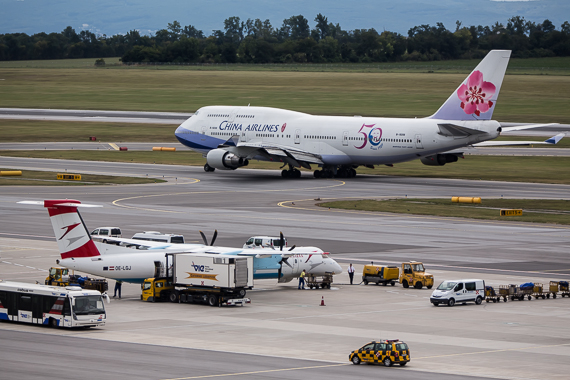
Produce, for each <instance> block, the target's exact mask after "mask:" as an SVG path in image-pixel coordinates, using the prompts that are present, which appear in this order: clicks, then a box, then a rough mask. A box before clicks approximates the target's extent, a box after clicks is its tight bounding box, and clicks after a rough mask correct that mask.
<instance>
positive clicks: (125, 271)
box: [18, 199, 342, 283]
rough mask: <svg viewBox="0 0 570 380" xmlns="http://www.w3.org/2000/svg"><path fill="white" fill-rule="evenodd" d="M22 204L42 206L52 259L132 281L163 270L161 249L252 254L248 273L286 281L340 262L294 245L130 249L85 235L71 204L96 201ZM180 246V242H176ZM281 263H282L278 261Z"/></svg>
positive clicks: (336, 268) (333, 270) (334, 268)
mask: <svg viewBox="0 0 570 380" xmlns="http://www.w3.org/2000/svg"><path fill="white" fill-rule="evenodd" d="M18 203H22V204H35V205H37V204H40V205H43V206H44V207H46V208H47V209H48V213H49V216H50V220H51V224H52V227H53V232H54V234H55V238H56V241H57V245H58V248H59V251H60V254H61V260H58V261H57V263H58V264H59V265H61V266H63V267H66V268H69V269H74V270H78V271H81V272H85V273H89V274H92V275H95V276H101V277H106V278H110V279H114V280H121V281H125V282H132V283H142V282H143V281H144V280H145V279H146V278H150V277H158V276H160V275H161V274H162V273H164V272H165V270H164V269H165V267H166V257H165V255H166V254H167V253H182V252H184V253H197V254H198V253H212V254H225V255H247V256H253V258H254V259H253V262H254V268H253V270H254V273H253V277H254V279H272V278H275V279H278V282H289V281H291V280H292V279H293V278H296V277H299V275H300V274H301V272H302V271H303V270H306V271H307V273H311V274H314V275H315V276H324V275H327V274H339V273H341V272H342V268H341V266H340V265H339V264H338V263H337V262H336V261H335V260H333V259H332V258H331V257H330V256H329V254H326V253H324V252H323V251H322V250H318V251H317V252H313V253H296V252H294V251H287V252H281V253H279V254H277V253H274V252H271V253H267V254H266V253H262V254H260V252H259V250H250V249H242V248H229V247H212V246H208V245H204V244H195V245H186V247H184V249H180V248H175V247H174V245H173V247H172V249H169V248H165V249H149V250H143V251H140V250H134V249H131V248H126V247H119V246H112V245H110V244H104V243H99V242H95V241H93V240H92V239H91V235H90V234H89V230H88V229H87V227H86V226H85V223H84V222H83V219H82V218H81V216H80V214H79V212H78V210H77V208H78V207H101V206H99V205H90V204H82V203H81V202H79V201H76V200H68V199H66V200H45V201H43V202H38V201H22V202H18ZM179 246H180V245H179ZM284 264H285V265H284Z"/></svg>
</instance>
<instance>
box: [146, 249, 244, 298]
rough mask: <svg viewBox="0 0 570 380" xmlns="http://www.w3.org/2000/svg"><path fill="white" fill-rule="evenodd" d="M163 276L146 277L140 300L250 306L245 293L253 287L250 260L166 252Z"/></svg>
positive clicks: (235, 257) (232, 256)
mask: <svg viewBox="0 0 570 380" xmlns="http://www.w3.org/2000/svg"><path fill="white" fill-rule="evenodd" d="M166 268H168V269H167V271H166V272H167V273H166V276H165V277H155V278H147V279H146V280H145V281H144V283H143V285H142V295H141V298H142V300H143V301H150V302H156V301H167V300H168V301H170V302H189V303H190V302H192V303H204V304H208V305H210V306H221V305H241V306H243V305H244V304H245V303H250V302H251V300H250V299H249V298H245V295H246V291H247V290H249V289H252V288H253V257H251V256H235V255H219V254H209V253H204V254H189V253H167V254H166Z"/></svg>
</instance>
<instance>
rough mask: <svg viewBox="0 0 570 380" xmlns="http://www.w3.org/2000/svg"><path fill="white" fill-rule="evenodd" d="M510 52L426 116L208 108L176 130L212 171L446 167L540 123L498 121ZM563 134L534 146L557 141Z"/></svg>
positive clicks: (485, 64)
mask: <svg viewBox="0 0 570 380" xmlns="http://www.w3.org/2000/svg"><path fill="white" fill-rule="evenodd" d="M510 55H511V52H510V51H509V50H493V51H491V52H489V54H487V56H486V57H485V58H484V59H483V61H481V62H480V63H479V65H478V66H477V67H476V68H475V69H474V70H473V72H472V73H471V74H470V75H469V76H468V77H467V79H465V81H464V82H463V83H462V84H461V85H460V86H459V87H458V88H457V90H456V91H454V92H453V93H452V94H451V96H450V97H449V98H448V99H447V101H446V102H445V103H444V104H443V105H442V106H441V108H440V109H439V110H438V111H437V112H436V113H435V114H433V115H432V116H430V117H427V118H423V119H396V118H378V117H342V116H313V115H309V114H305V113H300V112H294V111H288V110H283V109H276V108H265V107H233V106H209V107H203V108H200V109H199V110H198V111H196V113H195V114H194V115H193V116H191V117H190V118H189V119H188V120H186V121H185V122H184V123H182V124H181V125H180V126H179V127H178V128H177V129H176V133H175V135H176V137H177V138H178V140H179V141H180V142H181V143H182V144H184V145H186V146H188V147H190V148H191V149H193V150H195V151H197V152H200V153H202V154H203V155H204V156H205V157H206V158H207V163H206V164H205V165H204V170H205V171H207V172H209V171H214V170H215V169H220V170H235V169H237V168H239V167H242V166H247V165H248V163H249V160H252V159H255V160H262V161H275V162H280V163H282V164H283V167H285V166H287V165H288V167H289V168H288V170H283V171H282V172H281V175H282V176H283V177H285V178H287V177H300V176H301V172H300V171H299V170H298V169H297V168H300V167H303V168H306V169H311V165H317V166H318V167H320V168H321V169H320V170H315V171H314V176H315V177H316V178H319V177H324V178H330V177H333V176H337V177H341V178H344V177H354V176H355V175H356V171H355V169H356V168H357V167H358V166H366V167H374V165H389V166H390V165H392V164H395V163H400V162H405V161H411V160H415V159H420V160H421V162H422V163H424V164H426V165H434V166H441V165H445V164H446V163H449V162H456V161H457V159H458V157H463V153H462V152H457V151H454V150H456V149H460V148H464V147H467V146H469V145H474V146H477V144H478V143H481V142H483V141H487V140H492V139H495V138H496V137H497V136H499V134H500V133H501V131H507V130H508V131H512V130H518V129H528V128H536V127H538V126H541V125H526V126H521V127H507V128H501V125H500V124H499V122H497V121H494V120H491V116H492V115H493V111H494V110H495V106H496V103H497V97H498V95H499V90H500V89H501V84H502V82H503V77H504V76H505V71H506V68H507V64H508V62H509V57H510ZM542 125H545V124H542ZM562 136H563V135H557V136H555V137H553V138H552V139H549V140H546V141H544V142H532V143H534V144H541V143H549V144H555V143H556V142H558V140H560V139H561V138H562ZM528 144H529V142H528V141H527V142H526V143H523V144H521V143H520V142H514V141H513V142H505V141H501V142H500V145H528ZM488 145H489V144H487V146H488ZM497 145H499V144H497Z"/></svg>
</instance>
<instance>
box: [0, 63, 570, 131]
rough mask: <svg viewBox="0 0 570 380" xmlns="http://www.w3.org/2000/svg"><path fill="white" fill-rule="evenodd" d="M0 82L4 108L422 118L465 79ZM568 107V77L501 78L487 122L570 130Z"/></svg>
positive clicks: (309, 76) (162, 75)
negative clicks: (271, 110) (250, 109)
mask: <svg viewBox="0 0 570 380" xmlns="http://www.w3.org/2000/svg"><path fill="white" fill-rule="evenodd" d="M473 67H474V66H473ZM0 79H3V81H2V88H3V91H0V104H2V106H3V107H25V108H56V109H86V110H94V109H95V110H101V109H104V110H132V111H179V112H193V111H195V110H197V109H198V108H200V107H202V106H207V105H235V106H247V105H248V104H251V105H252V106H267V107H276V108H284V109H291V110H295V111H300V112H307V113H311V114H318V115H346V116H353V115H362V116H383V117H425V116H429V115H431V114H433V113H434V112H435V111H436V110H437V109H438V108H439V107H440V106H441V105H442V104H443V103H444V102H445V101H446V99H447V98H448V97H449V96H450V95H451V94H452V93H453V92H454V91H455V89H457V86H458V85H459V83H461V82H462V81H463V80H464V79H465V74H442V73H417V72H412V73H360V72H281V71H204V70H137V69H134V70H93V69H74V70H59V69H41V68H38V69H13V68H4V69H3V68H0ZM569 102H570V75H568V76H562V75H558V76H554V75H507V76H506V77H505V80H504V83H503V85H502V87H501V95H500V98H499V104H498V105H497V110H496V111H495V112H494V114H493V117H494V118H495V119H496V120H505V121H510V122H517V121H520V122H537V123H548V122H559V123H563V124H570V107H567V105H568V103H569Z"/></svg>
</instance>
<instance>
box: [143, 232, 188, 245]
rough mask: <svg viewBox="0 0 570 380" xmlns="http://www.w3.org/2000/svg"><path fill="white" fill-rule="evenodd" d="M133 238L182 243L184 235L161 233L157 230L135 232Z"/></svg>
mask: <svg viewBox="0 0 570 380" xmlns="http://www.w3.org/2000/svg"><path fill="white" fill-rule="evenodd" d="M133 240H145V241H156V242H159V243H171V244H184V236H183V235H177V234H163V233H160V232H158V231H145V232H137V233H136V234H134V235H133Z"/></svg>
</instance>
